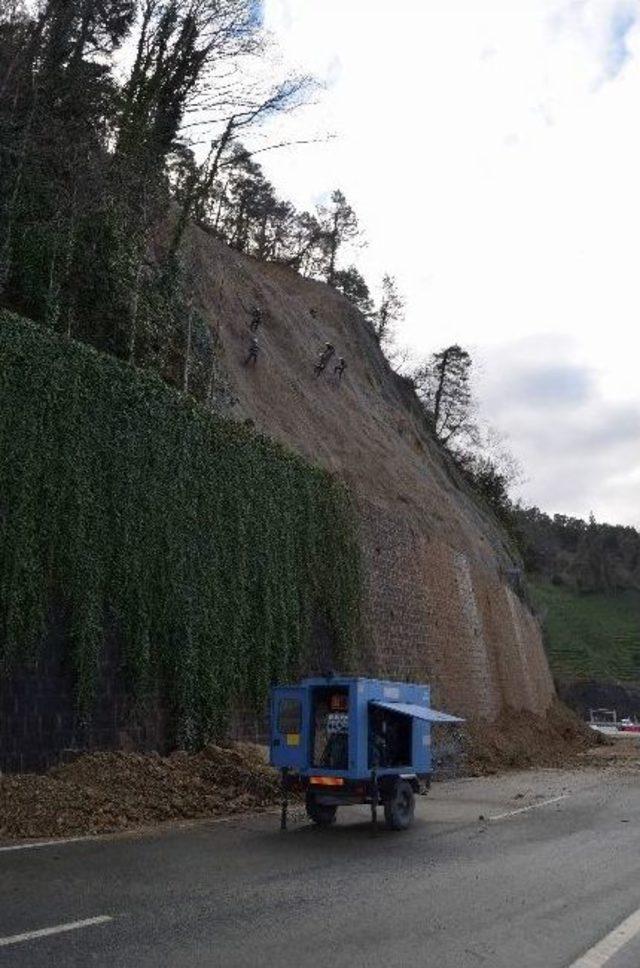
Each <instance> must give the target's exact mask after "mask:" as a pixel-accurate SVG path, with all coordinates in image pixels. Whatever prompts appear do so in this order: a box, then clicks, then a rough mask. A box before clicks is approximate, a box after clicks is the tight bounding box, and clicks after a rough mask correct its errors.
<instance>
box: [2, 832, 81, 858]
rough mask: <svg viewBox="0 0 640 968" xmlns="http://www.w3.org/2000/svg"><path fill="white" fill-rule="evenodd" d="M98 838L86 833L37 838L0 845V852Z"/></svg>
mask: <svg viewBox="0 0 640 968" xmlns="http://www.w3.org/2000/svg"><path fill="white" fill-rule="evenodd" d="M99 839H100V837H99V836H94V835H87V836H86V837H61V838H60V839H59V840H37V841H34V842H33V843H32V844H11V845H10V846H9V847H0V854H5V853H7V852H8V851H10V850H34V849H35V848H36V847H60V846H61V845H62V844H78V843H80V842H81V841H83V840H99Z"/></svg>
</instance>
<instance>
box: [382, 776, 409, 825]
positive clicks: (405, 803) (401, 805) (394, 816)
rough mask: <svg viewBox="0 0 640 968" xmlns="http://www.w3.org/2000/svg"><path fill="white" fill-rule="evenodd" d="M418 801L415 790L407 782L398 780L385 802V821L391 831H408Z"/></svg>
mask: <svg viewBox="0 0 640 968" xmlns="http://www.w3.org/2000/svg"><path fill="white" fill-rule="evenodd" d="M415 805H416V800H415V796H414V793H413V788H412V786H411V784H410V783H407V781H406V780H398V782H397V783H396V784H395V786H394V788H393V790H392V792H391V794H390V796H389V797H387V798H386V799H385V801H384V819H385V820H386V822H387V827H388V828H389V830H406V829H407V827H410V826H411V821H412V820H413V811H414V809H415Z"/></svg>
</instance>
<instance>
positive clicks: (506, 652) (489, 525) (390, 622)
mask: <svg viewBox="0 0 640 968" xmlns="http://www.w3.org/2000/svg"><path fill="white" fill-rule="evenodd" d="M190 241H191V250H192V260H193V276H194V278H195V279H196V288H197V292H196V298H197V300H198V302H199V304H200V308H201V310H202V312H203V314H204V316H205V318H206V320H207V322H208V323H209V325H210V326H211V327H212V329H213V330H214V331H215V332H216V334H217V339H218V340H219V345H220V354H219V357H220V371H219V373H218V374H217V379H218V381H219V382H220V384H221V385H223V386H225V387H226V389H227V392H226V393H225V394H224V399H225V401H226V403H225V407H226V409H227V410H228V411H229V412H230V414H231V415H232V416H233V417H234V418H236V419H238V420H250V421H252V422H253V424H254V425H255V427H256V428H257V429H258V430H260V431H263V432H264V433H266V434H269V435H271V436H273V437H275V438H277V439H279V440H280V441H283V442H285V443H287V444H289V445H290V446H292V447H293V448H294V449H296V450H297V451H299V452H300V453H302V454H303V455H305V456H306V457H308V458H311V459H312V460H314V461H319V462H320V463H322V464H323V465H324V466H325V467H327V468H329V469H330V470H331V471H333V472H335V473H336V474H338V475H339V476H340V477H342V478H343V479H344V480H345V481H346V482H347V483H348V484H349V485H350V486H351V487H352V488H353V491H354V493H355V494H356V499H357V503H358V507H359V511H360V515H361V523H362V543H363V550H364V558H365V564H366V586H367V587H366V601H365V606H364V614H365V623H366V629H365V633H366V635H365V644H364V647H363V653H362V655H361V659H360V665H361V670H362V671H363V672H364V671H367V672H369V673H377V674H382V675H390V676H406V677H418V678H428V679H429V680H431V681H432V683H433V684H434V686H435V688H436V692H437V695H438V699H439V701H440V702H443V703H447V704H448V705H449V706H450V707H451V709H453V710H456V711H459V712H461V713H463V714H466V715H472V716H477V717H481V718H487V719H494V718H495V717H497V715H498V714H499V713H500V711H501V710H502V709H504V708H506V707H510V708H514V709H527V710H531V711H534V712H536V713H543V712H544V711H545V710H546V709H547V708H548V707H549V704H550V703H551V701H552V698H553V684H552V680H551V676H550V674H549V670H548V666H547V662H546V658H545V655H544V651H543V647H542V641H541V636H540V631H539V628H538V625H537V623H536V621H535V620H534V618H533V616H532V614H531V611H530V609H529V607H528V606H527V604H526V603H525V602H524V601H523V600H522V598H521V597H520V596H519V594H518V593H517V588H518V582H517V581H514V569H517V568H518V562H517V561H515V560H514V557H513V553H512V551H511V550H510V547H509V544H508V542H507V540H506V537H505V535H504V533H503V532H502V531H501V530H500V528H499V526H498V525H497V523H496V522H495V521H494V520H493V518H492V517H491V516H490V514H489V513H488V512H485V511H484V510H483V509H482V507H481V506H480V505H479V504H478V503H477V502H476V500H475V499H474V497H473V495H472V494H470V493H469V492H468V490H466V488H465V486H464V485H463V484H462V482H461V481H459V480H458V478H457V475H456V474H455V471H454V470H453V469H452V468H450V467H448V465H447V461H446V459H445V458H444V457H443V455H442V453H441V452H440V450H439V448H438V446H437V445H436V443H435V442H434V440H433V439H432V437H431V436H430V434H429V431H428V427H427V425H426V424H425V421H424V418H423V417H422V415H421V413H420V410H419V408H418V407H417V405H416V402H415V398H414V397H413V394H412V393H411V391H409V390H408V389H407V388H406V387H405V386H404V385H403V384H402V382H401V381H399V380H398V378H397V377H395V376H394V374H393V373H392V371H391V370H390V368H389V366H388V364H387V362H386V361H385V359H384V357H383V355H382V353H381V351H380V349H379V346H378V344H377V342H376V340H375V337H374V335H373V332H372V329H371V327H370V325H369V324H368V323H367V322H366V321H365V320H364V318H363V317H362V316H361V315H360V314H359V312H358V311H357V310H356V309H355V308H354V307H353V306H352V305H351V304H350V303H349V302H347V300H345V299H344V298H343V297H342V296H341V295H339V294H338V293H336V292H335V291H333V290H331V289H329V288H328V287H327V286H325V285H323V284H321V283H317V282H314V281H311V280H307V279H302V278H301V277H300V276H298V275H297V274H296V273H295V272H293V271H292V270H289V269H287V268H284V267H282V266H277V265H273V264H264V263H259V262H257V261H255V260H253V259H251V258H248V257H246V256H243V255H241V254H239V253H237V252H234V251H232V250H230V249H228V248H227V247H226V246H225V245H223V244H222V243H220V242H218V241H216V240H215V239H213V238H211V237H209V236H207V235H205V234H204V233H202V232H201V231H199V230H197V229H192V230H191V239H190ZM253 306H259V307H260V309H261V311H262V317H263V321H262V324H261V325H260V328H259V331H258V334H257V336H258V340H259V345H260V349H259V355H258V360H257V363H256V364H255V365H253V364H252V363H249V364H248V365H247V364H246V363H245V360H246V358H247V353H248V350H249V343H250V337H251V333H250V330H249V323H250V319H251V310H252V307H253ZM327 341H329V342H330V343H332V344H333V345H334V346H335V349H336V356H337V357H338V356H342V357H344V359H345V361H346V364H347V369H346V372H345V374H344V377H343V379H342V380H341V381H339V380H338V378H337V376H336V375H335V374H334V370H333V361H332V363H330V364H329V366H328V367H327V369H326V371H325V372H324V373H322V374H321V375H320V376H316V375H315V374H314V362H315V361H316V359H317V357H318V354H319V352H320V351H321V349H322V347H323V346H324V344H325V342H327Z"/></svg>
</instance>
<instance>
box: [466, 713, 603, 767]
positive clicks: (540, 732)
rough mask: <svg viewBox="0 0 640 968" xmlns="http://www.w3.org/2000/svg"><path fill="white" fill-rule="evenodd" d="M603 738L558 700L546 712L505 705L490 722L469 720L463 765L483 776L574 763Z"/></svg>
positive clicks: (578, 761) (577, 762)
mask: <svg viewBox="0 0 640 968" xmlns="http://www.w3.org/2000/svg"><path fill="white" fill-rule="evenodd" d="M605 742H606V741H605V740H604V738H603V737H602V735H601V734H599V733H596V732H594V731H593V730H591V729H589V728H588V727H587V726H585V725H584V724H583V723H582V722H581V721H580V720H579V719H578V717H577V716H576V715H575V713H573V712H572V711H571V710H570V709H568V708H567V707H566V706H564V705H563V704H562V703H561V702H558V701H557V700H555V701H554V702H553V704H552V705H551V707H550V709H549V711H548V713H547V715H546V716H537V715H535V714H534V713H531V712H529V711H527V710H519V711H516V710H513V709H511V710H510V709H506V710H504V711H503V712H502V714H501V715H500V716H499V718H498V719H497V720H495V721H494V722H492V723H487V722H478V721H471V722H470V723H469V724H468V726H467V730H466V742H465V744H464V745H465V753H466V757H465V759H466V769H467V772H468V773H470V774H471V775H473V776H482V775H487V774H492V773H498V772H499V771H500V770H504V769H526V768H527V767H531V766H550V767H562V766H571V765H577V764H579V763H580V761H581V758H582V757H584V755H585V754H588V753H589V752H590V751H591V750H592V749H593V748H594V747H598V746H601V745H603V743H605Z"/></svg>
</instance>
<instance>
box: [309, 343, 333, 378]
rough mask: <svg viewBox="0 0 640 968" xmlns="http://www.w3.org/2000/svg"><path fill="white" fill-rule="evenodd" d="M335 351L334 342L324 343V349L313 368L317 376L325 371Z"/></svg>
mask: <svg viewBox="0 0 640 968" xmlns="http://www.w3.org/2000/svg"><path fill="white" fill-rule="evenodd" d="M334 353H335V348H334V346H333V344H332V343H325V344H324V349H323V351H322V353H321V354H320V356H319V357H318V362H317V363H316V365H315V366H314V368H313V371H314V373H315V375H316V376H320V374H321V373H322V372H323V370H324V369H325V367H326V365H327V363H328V362H329V360H330V359H331V357H332V356H333V354H334Z"/></svg>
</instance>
